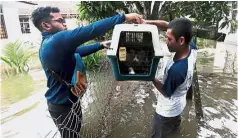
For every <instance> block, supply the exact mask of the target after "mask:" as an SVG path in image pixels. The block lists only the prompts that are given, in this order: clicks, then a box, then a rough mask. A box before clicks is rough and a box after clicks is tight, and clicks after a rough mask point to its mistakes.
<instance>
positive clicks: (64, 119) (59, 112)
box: [48, 103, 82, 138]
mask: <svg viewBox="0 0 238 138" xmlns="http://www.w3.org/2000/svg"><path fill="white" fill-rule="evenodd" d="M48 109H49V112H50V115H51V117H52V119H53V121H54V123H55V125H56V126H57V127H58V130H59V132H60V134H61V136H62V138H79V137H80V128H81V122H82V112H81V106H80V105H78V107H76V108H74V109H73V110H72V105H55V104H51V103H48Z"/></svg>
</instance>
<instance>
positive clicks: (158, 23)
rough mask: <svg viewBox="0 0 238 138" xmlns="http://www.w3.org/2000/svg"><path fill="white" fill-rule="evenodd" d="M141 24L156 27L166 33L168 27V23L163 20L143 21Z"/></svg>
mask: <svg viewBox="0 0 238 138" xmlns="http://www.w3.org/2000/svg"><path fill="white" fill-rule="evenodd" d="M143 23H144V24H153V25H156V26H157V27H158V28H160V29H161V30H163V31H166V30H167V29H168V25H169V23H168V22H167V21H164V20H143Z"/></svg>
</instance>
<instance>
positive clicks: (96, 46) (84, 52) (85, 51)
mask: <svg viewBox="0 0 238 138" xmlns="http://www.w3.org/2000/svg"><path fill="white" fill-rule="evenodd" d="M100 49H101V46H100V43H99V42H97V43H93V44H90V45H85V46H80V47H78V48H77V49H76V51H75V53H78V54H79V55H80V56H81V57H84V56H88V55H90V54H92V53H95V52H97V51H98V50H100Z"/></svg>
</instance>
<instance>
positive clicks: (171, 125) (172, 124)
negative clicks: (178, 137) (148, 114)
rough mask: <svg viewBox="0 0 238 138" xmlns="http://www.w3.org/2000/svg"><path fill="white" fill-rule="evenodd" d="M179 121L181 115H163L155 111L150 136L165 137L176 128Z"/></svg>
mask: <svg viewBox="0 0 238 138" xmlns="http://www.w3.org/2000/svg"><path fill="white" fill-rule="evenodd" d="M180 123H181V116H180V115H179V116H176V117H163V116H161V115H159V114H157V113H155V115H154V118H153V122H152V136H151V138H166V137H167V136H168V135H169V134H170V133H171V132H172V131H174V130H175V129H177V128H178V127H179V126H180Z"/></svg>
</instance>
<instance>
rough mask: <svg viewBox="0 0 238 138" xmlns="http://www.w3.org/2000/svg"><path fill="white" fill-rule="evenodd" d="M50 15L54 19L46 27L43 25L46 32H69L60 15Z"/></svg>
mask: <svg viewBox="0 0 238 138" xmlns="http://www.w3.org/2000/svg"><path fill="white" fill-rule="evenodd" d="M50 15H51V16H52V18H51V19H50V21H49V22H47V23H46V25H43V28H44V30H47V31H48V32H51V33H57V32H60V31H63V30H67V26H66V23H65V20H64V18H63V17H62V15H61V14H60V13H50Z"/></svg>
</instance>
